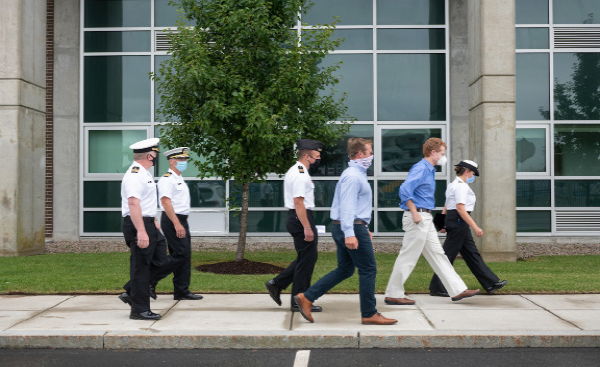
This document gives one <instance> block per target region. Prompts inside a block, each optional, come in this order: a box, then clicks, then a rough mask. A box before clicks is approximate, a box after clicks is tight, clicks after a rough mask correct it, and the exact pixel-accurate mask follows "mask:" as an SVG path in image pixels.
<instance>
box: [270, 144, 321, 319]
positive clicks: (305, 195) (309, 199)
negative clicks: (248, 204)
mask: <svg viewBox="0 0 600 367" xmlns="http://www.w3.org/2000/svg"><path fill="white" fill-rule="evenodd" d="M296 146H297V147H298V161H297V162H296V164H294V165H293V166H292V167H291V168H290V169H289V170H288V171H287V173H286V174H285V178H284V184H283V190H284V201H285V207H286V208H288V209H289V211H288V216H287V220H286V228H287V230H288V232H289V233H290V234H291V235H292V237H293V238H294V247H295V248H296V253H297V254H298V257H297V258H296V260H294V261H293V262H292V263H291V264H290V265H289V266H288V267H287V269H285V270H284V271H283V272H281V274H279V275H278V276H277V277H275V278H274V279H271V280H269V281H268V282H267V283H265V286H266V287H267V290H268V291H269V295H270V296H271V298H272V299H273V301H275V302H276V303H277V304H278V305H279V306H281V297H280V294H281V291H282V290H283V289H286V288H287V287H288V286H289V285H290V284H292V283H293V285H292V305H291V310H292V311H294V312H298V311H299V308H298V305H297V304H296V302H295V301H294V296H295V295H297V294H298V293H302V292H304V291H306V290H307V289H308V288H309V287H310V280H311V277H312V273H313V270H314V268H315V264H316V262H317V258H318V249H317V244H318V234H317V228H316V227H315V222H314V220H313V209H314V208H315V194H314V191H315V185H314V183H313V182H312V180H311V177H310V174H309V173H308V169H309V168H316V167H318V166H319V163H320V161H321V151H322V150H323V143H321V142H320V141H316V140H309V139H299V140H298V141H297V142H296ZM320 311H322V308H321V307H319V306H314V305H313V307H312V312H320Z"/></svg>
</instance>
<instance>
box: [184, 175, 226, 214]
mask: <svg viewBox="0 0 600 367" xmlns="http://www.w3.org/2000/svg"><path fill="white" fill-rule="evenodd" d="M185 183H186V184H187V185H188V187H189V189H190V199H191V206H192V208H224V207H225V204H226V200H225V197H226V194H225V182H224V181H196V180H194V181H185Z"/></svg>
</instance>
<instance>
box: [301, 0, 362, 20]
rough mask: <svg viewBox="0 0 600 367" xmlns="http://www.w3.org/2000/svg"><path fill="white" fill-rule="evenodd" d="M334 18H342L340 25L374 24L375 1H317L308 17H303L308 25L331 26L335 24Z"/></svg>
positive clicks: (307, 14)
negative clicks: (332, 23)
mask: <svg viewBox="0 0 600 367" xmlns="http://www.w3.org/2000/svg"><path fill="white" fill-rule="evenodd" d="M334 16H337V17H340V23H338V25H371V24H373V1H372V0H327V1H315V2H314V5H313V6H312V7H311V8H310V9H309V10H308V12H307V13H306V15H304V16H303V17H302V23H307V24H308V25H316V24H329V23H331V22H333V17H334Z"/></svg>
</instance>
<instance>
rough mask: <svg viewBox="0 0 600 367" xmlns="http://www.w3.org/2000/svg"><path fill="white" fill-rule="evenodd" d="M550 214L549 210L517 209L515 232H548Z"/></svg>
mask: <svg viewBox="0 0 600 367" xmlns="http://www.w3.org/2000/svg"><path fill="white" fill-rule="evenodd" d="M551 230H552V214H551V212H550V211H549V210H517V232H550V231H551Z"/></svg>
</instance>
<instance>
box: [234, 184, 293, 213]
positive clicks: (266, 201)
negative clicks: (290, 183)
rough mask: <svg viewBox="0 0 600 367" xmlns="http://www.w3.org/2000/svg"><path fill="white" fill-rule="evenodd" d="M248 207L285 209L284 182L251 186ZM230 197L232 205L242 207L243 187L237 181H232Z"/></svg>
mask: <svg viewBox="0 0 600 367" xmlns="http://www.w3.org/2000/svg"><path fill="white" fill-rule="evenodd" d="M249 195H250V196H249V197H248V206H249V207H251V208H255V207H259V208H274V207H284V206H285V202H284V200H283V181H265V182H255V183H251V184H250V189H249ZM229 196H230V197H231V199H232V204H233V205H236V206H241V205H242V186H241V184H239V183H237V182H236V181H230V185H229Z"/></svg>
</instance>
